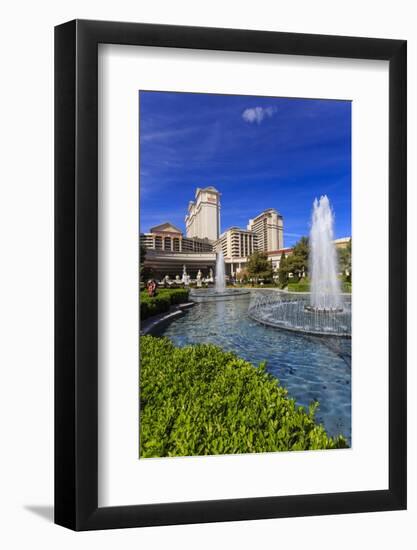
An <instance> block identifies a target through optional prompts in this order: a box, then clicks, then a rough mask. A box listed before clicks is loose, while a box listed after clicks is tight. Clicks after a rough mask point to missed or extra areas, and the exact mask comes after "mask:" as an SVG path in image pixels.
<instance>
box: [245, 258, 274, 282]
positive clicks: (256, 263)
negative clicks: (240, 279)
mask: <svg viewBox="0 0 417 550" xmlns="http://www.w3.org/2000/svg"><path fill="white" fill-rule="evenodd" d="M246 270H247V272H248V275H249V277H251V278H252V279H255V282H256V283H257V282H258V280H259V279H266V280H271V279H272V263H271V262H270V261H269V260H268V256H267V254H266V253H265V252H261V251H260V250H256V251H255V252H254V253H253V254H251V255H250V256H249V258H248V263H247V266H246Z"/></svg>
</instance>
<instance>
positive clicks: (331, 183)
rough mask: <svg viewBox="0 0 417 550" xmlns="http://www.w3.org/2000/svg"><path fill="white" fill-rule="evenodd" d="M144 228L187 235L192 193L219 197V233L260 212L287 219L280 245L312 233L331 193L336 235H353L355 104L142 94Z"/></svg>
mask: <svg viewBox="0 0 417 550" xmlns="http://www.w3.org/2000/svg"><path fill="white" fill-rule="evenodd" d="M139 113H140V119H139V122H140V132H139V133H140V230H141V231H145V232H146V231H149V229H150V227H152V226H154V225H158V224H159V223H163V222H165V221H170V222H172V223H173V224H174V225H176V226H178V227H179V228H181V229H182V230H185V226H184V217H185V214H186V210H187V206H188V201H190V200H193V199H194V194H195V189H196V187H207V186H208V185H212V186H214V187H216V188H217V189H218V190H219V191H220V192H221V194H222V196H221V206H222V208H221V230H222V231H224V230H225V229H227V228H229V227H231V226H238V227H242V228H246V225H247V223H248V219H249V218H253V217H255V216H256V215H258V214H259V213H261V212H262V211H263V210H265V209H266V208H276V209H277V210H278V211H279V212H280V213H281V214H282V215H283V217H284V245H285V246H292V245H293V244H294V243H295V242H296V241H297V240H298V239H299V238H300V237H301V236H302V235H308V233H309V227H310V217H311V209H312V204H313V201H314V198H315V197H320V195H324V194H327V195H328V197H329V199H330V202H331V204H332V206H333V209H334V212H335V219H336V221H335V237H336V238H338V237H345V236H350V235H351V103H350V101H334V100H316V99H288V98H271V97H254V96H233V95H214V94H188V93H174V92H173V93H171V92H148V91H141V92H139Z"/></svg>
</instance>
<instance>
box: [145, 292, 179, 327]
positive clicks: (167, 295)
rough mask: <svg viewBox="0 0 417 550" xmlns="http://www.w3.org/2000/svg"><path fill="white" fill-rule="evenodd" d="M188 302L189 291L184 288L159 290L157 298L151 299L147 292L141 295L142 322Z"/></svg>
mask: <svg viewBox="0 0 417 550" xmlns="http://www.w3.org/2000/svg"><path fill="white" fill-rule="evenodd" d="M187 301H188V290H186V289H183V288H177V289H161V290H157V293H156V296H154V297H152V298H151V297H150V296H148V293H147V292H146V290H143V291H142V292H141V293H140V318H141V319H142V320H144V319H147V318H148V317H152V316H153V315H157V314H158V313H164V312H165V311H168V310H169V308H170V307H171V305H174V304H181V303H184V302H187Z"/></svg>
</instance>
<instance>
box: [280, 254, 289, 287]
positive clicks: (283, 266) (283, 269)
mask: <svg viewBox="0 0 417 550" xmlns="http://www.w3.org/2000/svg"><path fill="white" fill-rule="evenodd" d="M278 281H279V284H280V286H281V288H284V287H285V286H287V283H288V261H287V256H286V255H285V252H283V253H282V256H281V259H280V262H279V268H278Z"/></svg>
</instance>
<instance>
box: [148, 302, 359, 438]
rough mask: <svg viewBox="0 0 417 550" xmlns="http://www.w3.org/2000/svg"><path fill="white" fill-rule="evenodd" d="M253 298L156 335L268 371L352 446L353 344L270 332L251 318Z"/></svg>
mask: <svg viewBox="0 0 417 550" xmlns="http://www.w3.org/2000/svg"><path fill="white" fill-rule="evenodd" d="M248 305H249V298H248V299H239V300H231V301H224V302H205V303H197V304H195V305H194V307H192V308H191V309H189V310H188V311H187V312H186V313H185V314H184V315H183V316H182V317H180V318H177V319H176V320H175V321H173V322H172V323H171V324H168V325H166V326H160V327H158V328H157V329H156V332H155V331H154V332H153V334H156V335H161V336H162V335H163V336H167V337H169V338H170V339H171V340H172V341H173V342H174V343H175V344H176V345H178V346H185V345H188V344H197V343H211V344H215V345H217V346H220V347H221V348H223V349H225V350H229V351H234V352H235V353H236V354H237V355H238V356H239V357H242V358H243V359H246V360H247V361H250V362H251V363H253V364H255V365H257V364H259V363H260V362H261V361H266V362H267V370H268V371H269V372H270V373H271V374H272V375H273V376H275V377H277V378H278V379H279V381H280V382H281V384H282V385H283V386H285V387H286V388H287V389H288V392H289V395H290V396H291V397H293V398H294V399H295V400H296V402H297V403H298V404H299V405H303V406H305V407H307V406H308V405H309V403H311V402H312V401H315V400H317V401H319V403H320V407H319V408H318V409H317V413H316V418H317V420H318V421H319V422H320V423H322V424H323V425H324V427H325V428H326V430H327V432H328V434H330V435H332V436H335V435H338V434H343V435H344V436H345V437H346V438H347V439H348V441H349V443H351V340H350V339H345V338H337V337H334V338H332V337H318V336H307V335H303V334H298V333H293V332H287V331H285V330H280V329H277V328H273V327H267V326H264V325H261V324H259V323H257V322H256V321H254V320H252V319H250V318H249V317H248V315H247V310H248Z"/></svg>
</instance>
